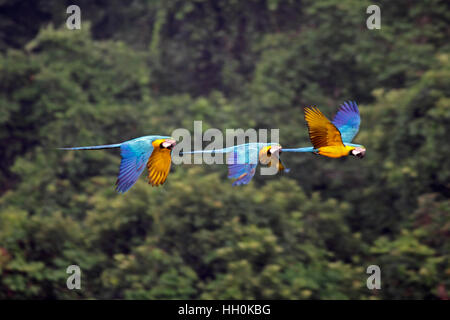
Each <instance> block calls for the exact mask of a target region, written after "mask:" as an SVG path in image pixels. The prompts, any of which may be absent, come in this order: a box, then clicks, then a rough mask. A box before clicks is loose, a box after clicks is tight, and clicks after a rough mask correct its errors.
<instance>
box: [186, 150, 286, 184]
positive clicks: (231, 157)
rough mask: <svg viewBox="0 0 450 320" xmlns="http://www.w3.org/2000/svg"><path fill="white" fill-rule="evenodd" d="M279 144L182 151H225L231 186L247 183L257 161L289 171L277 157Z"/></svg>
mask: <svg viewBox="0 0 450 320" xmlns="http://www.w3.org/2000/svg"><path fill="white" fill-rule="evenodd" d="M280 152H281V146H280V145H279V144H278V143H259V142H258V143H246V144H240V145H237V146H233V147H228V148H223V149H215V150H200V151H191V152H184V153H183V154H196V153H227V154H228V155H227V165H228V178H230V179H236V180H235V181H234V182H233V186H238V185H243V184H248V183H249V182H250V181H251V180H252V178H253V176H254V175H255V172H256V167H257V165H258V162H261V164H265V165H268V166H272V165H276V166H277V169H278V171H286V172H289V169H286V168H285V167H284V165H283V164H282V163H281V160H280V159H279V154H280Z"/></svg>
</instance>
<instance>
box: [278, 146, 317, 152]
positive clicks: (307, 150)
mask: <svg viewBox="0 0 450 320" xmlns="http://www.w3.org/2000/svg"><path fill="white" fill-rule="evenodd" d="M315 151H316V150H315V149H314V148H313V147H306V148H296V149H284V148H283V152H315Z"/></svg>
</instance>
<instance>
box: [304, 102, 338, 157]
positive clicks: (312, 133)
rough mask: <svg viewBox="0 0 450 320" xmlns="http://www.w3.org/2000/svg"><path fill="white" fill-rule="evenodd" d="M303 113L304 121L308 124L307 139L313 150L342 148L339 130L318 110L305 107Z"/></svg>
mask: <svg viewBox="0 0 450 320" xmlns="http://www.w3.org/2000/svg"><path fill="white" fill-rule="evenodd" d="M304 112H305V120H306V122H307V124H308V130H309V138H310V139H311V142H312V144H313V146H314V148H315V149H319V148H322V147H331V146H340V147H343V146H344V144H343V142H342V137H341V133H340V132H339V130H338V129H337V128H336V127H335V126H334V124H332V123H331V121H330V120H328V119H327V117H325V115H324V114H323V113H322V112H320V110H319V109H317V108H316V107H306V108H305V109H304Z"/></svg>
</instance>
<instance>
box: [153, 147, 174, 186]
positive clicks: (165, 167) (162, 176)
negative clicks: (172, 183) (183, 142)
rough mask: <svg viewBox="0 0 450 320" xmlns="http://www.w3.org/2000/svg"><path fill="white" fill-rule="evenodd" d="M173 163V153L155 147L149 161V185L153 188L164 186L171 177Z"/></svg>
mask: <svg viewBox="0 0 450 320" xmlns="http://www.w3.org/2000/svg"><path fill="white" fill-rule="evenodd" d="M171 163H172V157H171V151H170V150H168V149H161V148H159V146H158V147H155V148H154V149H153V152H152V155H151V156H150V158H149V159H148V161H147V169H148V183H149V184H151V185H152V186H153V187H154V186H159V185H161V184H163V183H164V182H165V181H166V179H167V176H168V175H169V171H170V164H171Z"/></svg>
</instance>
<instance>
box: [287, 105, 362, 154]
mask: <svg viewBox="0 0 450 320" xmlns="http://www.w3.org/2000/svg"><path fill="white" fill-rule="evenodd" d="M304 113H305V120H306V122H307V124H308V131H309V138H310V140H311V142H312V144H313V146H314V147H306V148H296V149H283V151H284V152H313V153H316V154H320V155H323V156H326V157H329V158H340V157H345V156H348V155H349V154H351V155H354V156H357V157H359V158H362V157H364V155H365V153H366V149H365V148H364V146H362V145H359V144H353V143H351V141H352V140H353V138H354V137H355V136H356V134H357V133H358V130H359V125H360V123H361V117H360V115H359V110H358V106H357V104H356V102H345V103H344V104H343V105H341V106H340V108H339V110H338V112H337V113H336V116H335V117H334V119H333V121H332V122H331V121H330V120H328V119H327V118H326V117H325V116H324V114H323V113H322V112H320V110H319V109H317V108H316V107H306V108H305V109H304Z"/></svg>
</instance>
